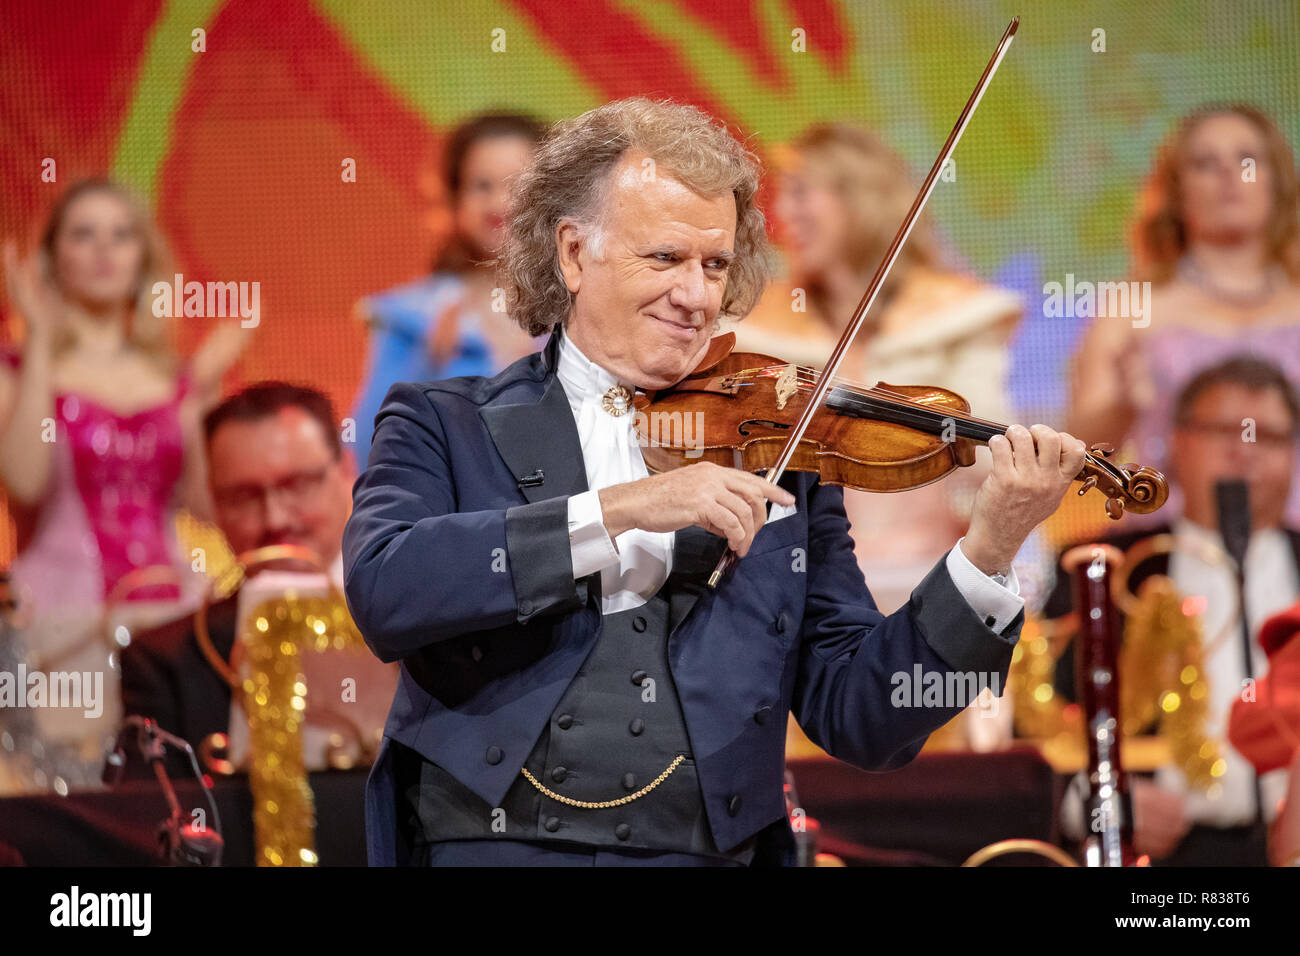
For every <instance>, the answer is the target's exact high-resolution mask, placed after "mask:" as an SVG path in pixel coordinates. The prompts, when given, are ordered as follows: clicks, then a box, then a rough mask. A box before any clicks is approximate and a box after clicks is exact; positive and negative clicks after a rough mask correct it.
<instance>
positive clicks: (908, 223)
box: [709, 17, 1020, 588]
mask: <svg viewBox="0 0 1300 956" xmlns="http://www.w3.org/2000/svg"><path fill="white" fill-rule="evenodd" d="M1019 27H1020V18H1019V17H1012V18H1011V22H1010V23H1009V24H1007V29H1006V32H1005V33H1003V34H1002V39H1001V40H999V41H998V46H997V49H996V50H994V51H993V56H992V57H990V58H989V62H988V63H987V64H986V65H985V67H984V72H983V73H982V74H981V75H980V78H979V82H978V83H976V84H975V90H974V92H972V93H971V95H970V99H968V100H967V101H966V105H965V107H963V108H962V111H961V115H960V116H958V117H957V123H956V125H954V126H953V128H952V132H951V133H949V134H948V140H947V142H945V143H944V144H943V149H941V150H940V151H939V155H938V157H937V158H936V159H935V161H934V165H933V166H931V167H930V172H929V174H927V175H926V177H925V181H924V182H923V183H921V189H920V191H919V192H918V193H917V194H916V199H915V200H913V201H912V208H911V209H909V210H908V211H907V215H906V216H905V217H904V218H903V224H902V225H901V226H899V228H898V232H896V233H895V234H894V239H893V241H892V242H890V244H889V248H888V249H887V250H886V251H885V256H884V258H883V259H881V260H880V265H879V266H878V267H877V268H876V274H875V275H874V276H873V277H872V279H871V284H870V285H869V286H867V291H866V292H864V293H863V294H862V298H861V300H859V302H858V307H857V308H856V309H854V310H853V318H852V319H850V320H849V324H848V325H847V326H846V327H845V329H844V334H843V335H841V336H840V340H839V342H838V343H837V344H836V346H835V350H834V351H833V352H831V357H830V358H829V359H828V360H827V362H826V365H825V367H824V368H823V369H822V372H821V374H820V375H819V376H818V377H817V385H816V387H815V388H814V389H813V391H812V395H811V396H809V398H808V405H807V406H806V407H805V408H804V410H803V413H802V414H801V415H800V416H799V420H798V421H797V422H796V423H795V424H794V426H793V428H792V429H791V431H790V434H789V438H788V439H787V441H786V443H785V446H784V447H783V448H782V449H781V454H780V455H779V456H778V457H777V460H776V463H775V464H774V465H773V466H772V467H771V468H769V469H768V470H767V474H766V475H765V477H766V478H767V480H768V481H770V482H772V484H776V483H777V482H778V481H780V480H781V476H782V475H783V474H785V469H786V467H787V466H788V465H789V464H790V459H791V458H793V457H794V453H795V450H796V449H797V448H798V447H799V442H800V441H802V440H803V436H804V433H805V432H806V431H807V430H808V426H809V424H810V423H811V422H812V419H813V415H814V414H815V413H816V411H817V410H818V409H819V408H820V407H821V404H822V399H823V398H825V396H826V392H827V390H828V389H829V388H830V386H831V383H832V382H833V381H834V379H835V376H836V374H837V373H838V372H839V369H840V365H841V364H842V363H843V362H844V357H845V355H846V354H847V353H848V350H849V347H850V346H851V345H852V344H853V339H854V337H855V336H856V335H857V334H858V330H859V329H861V328H862V323H863V322H864V321H865V320H866V317H867V312H868V311H869V310H870V309H871V305H872V303H873V302H875V301H876V294H877V293H878V292H879V291H880V287H881V286H882V285H883V284H884V282H885V279H886V278H887V277H888V276H889V271H890V270H891V269H892V268H893V267H894V261H895V260H896V259H897V258H898V254H899V252H901V251H902V248H903V244H904V243H906V242H907V237H908V236H910V235H911V234H912V227H913V226H915V225H916V220H917V219H918V218H920V215H921V212H922V211H923V210H924V209H925V204H926V203H927V202H928V201H929V199H930V193H932V192H934V187H935V184H936V183H937V182H938V181H939V173H940V172H942V170H943V165H944V163H946V162H947V161H948V160H949V158H950V157H951V156H952V154H953V151H954V150H955V149H956V148H957V143H958V142H959V141H960V140H961V135H962V133H964V132H965V131H966V125H967V124H968V123H969V122H970V120H971V117H972V116H974V115H975V108H976V107H977V106H979V102H980V100H981V99H982V98H983V97H984V91H985V90H986V89H988V85H989V82H990V81H991V80H992V79H993V74H994V73H996V72H997V70H998V65H999V64H1001V62H1002V58H1003V57H1004V56H1006V55H1007V50H1008V49H1010V48H1011V40H1012V38H1014V37H1015V35H1016V30H1017V29H1018V28H1019ZM735 560H736V552H735V551H732V550H731V549H728V550H727V551H726V553H724V554H723V555H722V558H721V559H720V560H719V561H718V565H717V567H715V568H714V569H713V573H712V574H710V575H709V587H711V588H715V587H717V586H718V582H719V581H721V580H722V575H723V574H725V573H726V571H727V569H728V568H730V567H731V565H732V564H733V563H734V562H735Z"/></svg>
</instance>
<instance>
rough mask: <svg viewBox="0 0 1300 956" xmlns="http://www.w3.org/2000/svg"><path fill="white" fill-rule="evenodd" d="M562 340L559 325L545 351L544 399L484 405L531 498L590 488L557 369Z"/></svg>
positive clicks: (512, 468)
mask: <svg viewBox="0 0 1300 956" xmlns="http://www.w3.org/2000/svg"><path fill="white" fill-rule="evenodd" d="M558 346H559V332H558V327H557V330H556V331H553V332H552V333H551V337H550V339H549V340H548V341H547V343H546V348H545V349H543V351H542V364H543V366H544V367H545V368H546V377H545V378H544V379H543V381H544V382H545V390H544V391H543V392H542V397H541V399H540V400H538V401H536V402H523V403H521V404H516V405H489V406H486V407H484V408H482V409H480V410H479V414H480V415H481V416H482V417H483V422H484V424H486V425H487V428H488V432H489V434H491V436H492V441H493V443H495V444H496V446H497V451H499V452H500V453H501V457H502V459H504V460H505V463H506V466H507V467H508V468H509V469H510V472H511V474H513V475H514V476H515V481H516V482H518V483H519V490H520V491H521V492H522V493H523V496H524V498H525V499H527V500H528V502H529V503H532V502H535V501H544V500H546V499H547V498H558V497H560V496H562V495H576V494H579V493H580V492H583V491H586V490H587V472H586V467H585V466H584V465H583V461H582V444H581V442H579V440H578V426H577V425H576V424H575V423H574V421H573V410H572V409H571V408H570V407H569V399H568V397H567V396H566V395H565V394H564V388H563V387H562V386H561V385H560V377H559V376H558V375H556V374H555V361H556V349H557V348H558Z"/></svg>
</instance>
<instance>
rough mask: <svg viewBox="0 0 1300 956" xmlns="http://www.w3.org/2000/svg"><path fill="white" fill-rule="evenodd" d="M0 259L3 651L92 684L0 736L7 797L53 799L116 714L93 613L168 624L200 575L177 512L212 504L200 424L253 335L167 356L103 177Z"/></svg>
mask: <svg viewBox="0 0 1300 956" xmlns="http://www.w3.org/2000/svg"><path fill="white" fill-rule="evenodd" d="M4 251H5V273H6V279H7V286H8V293H9V305H10V308H11V316H12V317H13V318H11V320H10V326H11V328H10V334H11V335H12V334H13V332H14V331H15V329H14V328H12V327H13V326H15V325H17V326H18V327H19V328H20V329H21V331H22V337H21V345H20V347H19V348H17V349H14V348H9V349H6V350H4V351H3V353H2V355H3V361H0V482H3V486H4V489H5V492H6V495H7V498H8V505H9V510H10V513H11V515H12V517H13V519H14V521H15V524H16V525H17V528H18V555H17V558H16V560H15V561H14V564H13V567H12V568H11V578H12V581H13V585H14V591H15V595H16V598H17V601H18V605H19V607H18V614H17V621H18V623H19V630H18V632H17V635H18V639H19V640H20V642H21V649H20V650H18V651H16V650H15V649H14V648H13V647H10V648H8V652H9V654H10V656H11V657H13V656H19V655H21V657H22V658H23V659H24V660H25V662H26V666H27V668H28V670H29V672H30V671H32V670H40V671H44V672H47V673H48V672H51V671H76V672H84V673H85V674H88V675H92V676H93V675H95V674H102V675H103V676H102V700H101V701H100V702H99V705H98V706H97V707H91V708H89V709H90V710H92V711H93V710H95V709H98V710H99V711H100V713H99V714H98V715H97V716H86V714H85V713H84V711H85V710H86V708H81V709H78V708H73V709H69V710H60V709H55V708H44V709H42V710H40V711H39V712H36V713H32V712H31V711H28V712H26V715H25V717H24V719H25V720H26V721H27V725H26V726H25V727H12V726H6V727H5V728H3V729H4V731H5V732H4V733H3V734H0V760H4V761H5V762H6V763H7V765H8V766H9V768H10V776H11V778H14V777H17V778H18V780H17V782H14V781H13V780H12V779H11V782H10V787H11V789H36V790H40V789H47V788H51V789H54V790H56V791H59V792H63V791H65V790H66V789H72V788H77V787H85V786H93V785H97V782H98V778H99V768H100V767H101V766H102V761H103V754H102V752H100V744H101V741H102V740H103V738H104V737H105V736H106V735H109V734H111V733H112V732H113V730H114V727H113V724H114V723H115V722H116V719H117V717H118V715H119V708H118V703H117V673H116V669H115V664H116V661H115V659H114V656H113V655H111V654H110V653H109V647H108V645H107V644H106V643H105V641H104V640H103V639H102V634H103V631H104V620H105V618H104V615H105V611H106V609H107V608H108V606H109V605H110V604H112V605H114V606H117V607H119V608H121V609H125V613H124V614H122V615H118V617H119V619H120V620H123V621H128V622H131V623H132V624H140V625H142V624H145V623H148V622H151V621H154V620H157V619H161V618H164V617H170V616H175V614H176V613H177V612H178V603H181V602H185V601H187V600H193V599H194V597H195V595H196V594H197V592H198V590H199V589H200V588H201V587H202V585H203V581H204V576H203V575H202V574H196V573H195V572H194V571H193V570H191V560H190V556H189V555H183V554H181V553H180V549H179V546H178V542H177V538H176V533H175V527H174V519H175V515H176V511H177V509H181V508H183V509H185V510H187V511H188V512H189V513H191V514H192V515H194V516H195V517H196V518H199V519H201V520H206V519H207V518H208V516H209V515H210V513H211V505H210V503H209V501H208V493H207V483H206V474H205V467H204V458H203V445H202V442H201V432H200V428H199V426H200V422H201V419H202V415H203V413H204V411H206V409H207V408H208V407H210V406H211V405H212V404H214V403H215V401H216V399H217V398H218V397H219V393H220V386H221V376H222V374H223V372H224V371H225V370H226V369H227V368H229V367H230V365H231V364H232V363H233V362H234V361H235V359H236V358H237V357H238V355H239V353H240V351H241V350H242V349H243V348H244V347H245V346H246V345H247V343H248V341H249V337H250V336H251V335H252V330H250V329H244V328H241V327H240V325H239V323H238V321H237V320H233V321H227V322H226V323H223V324H222V325H221V326H219V327H218V329H217V330H216V331H214V332H213V333H212V334H210V335H209V336H208V337H207V339H206V340H205V341H204V342H203V344H202V346H201V347H200V348H199V350H198V351H197V353H196V354H195V355H194V356H193V358H192V359H191V360H190V361H188V362H181V361H180V360H179V359H178V357H177V355H176V352H175V350H174V346H173V343H172V328H171V320H170V319H167V318H159V317H157V316H155V314H154V310H153V301H154V296H153V293H152V289H153V285H154V282H155V281H158V280H166V281H170V280H171V278H172V276H171V274H170V270H169V269H168V268H167V263H166V262H165V261H164V255H163V251H162V247H161V244H160V242H159V240H158V238H157V236H156V235H155V234H154V230H153V226H152V224H151V222H150V221H149V219H148V218H147V216H146V215H145V214H144V212H143V211H142V209H141V207H140V205H139V204H138V203H137V202H136V200H135V199H134V198H133V197H132V196H131V195H130V194H129V193H128V192H127V191H126V190H124V189H123V188H122V187H120V186H118V185H116V184H114V183H111V182H109V181H107V180H85V181H82V182H79V183H77V184H75V185H73V186H72V187H70V188H69V189H68V190H67V191H66V192H65V193H64V194H63V196H62V197H61V198H60V199H59V200H58V202H57V203H56V205H55V207H54V209H53V210H52V212H51V214H50V216H49V219H48V221H47V223H46V226H45V229H44V230H43V233H42V236H41V239H40V242H39V246H38V249H37V250H36V252H35V254H34V255H32V256H30V257H28V258H26V259H22V258H20V255H19V252H18V249H17V246H16V244H15V243H14V242H13V241H12V240H9V241H7V242H6V244H5V250H4ZM15 320H17V321H15ZM146 569H149V570H146ZM131 612H134V613H131ZM121 636H122V637H123V638H124V637H125V635H124V634H123V635H121ZM96 679H98V678H96ZM90 691H91V688H84V689H83V692H87V693H89V692H90ZM18 713H20V712H17V711H16V712H15V715H16V714H18ZM15 715H10V716H11V718H13V719H17V717H16V716H15ZM24 751H25V752H24ZM15 767H17V769H16V770H15V769H14V768H15Z"/></svg>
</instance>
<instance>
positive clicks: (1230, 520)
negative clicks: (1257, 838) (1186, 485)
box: [1214, 481, 1264, 830]
mask: <svg viewBox="0 0 1300 956" xmlns="http://www.w3.org/2000/svg"><path fill="white" fill-rule="evenodd" d="M1214 497H1215V502H1216V504H1217V506H1218V513H1219V535H1220V536H1221V537H1222V538H1223V548H1224V550H1225V551H1227V552H1228V554H1229V555H1230V556H1231V557H1232V560H1233V563H1234V564H1235V565H1236V573H1235V574H1234V576H1233V577H1234V581H1235V583H1236V587H1237V607H1239V608H1241V614H1240V620H1239V624H1240V627H1239V629H1238V630H1239V634H1240V637H1241V655H1242V674H1243V675H1244V676H1245V678H1246V679H1247V680H1248V681H1250V682H1251V683H1252V684H1253V683H1254V682H1255V661H1254V654H1253V653H1252V650H1253V646H1254V641H1253V640H1252V638H1251V633H1250V618H1249V617H1248V616H1247V613H1246V551H1247V550H1248V548H1249V547H1250V534H1251V518H1250V497H1249V487H1248V486H1247V484H1246V483H1245V482H1244V481H1220V482H1217V483H1216V484H1215V487H1214ZM1248 769H1249V773H1250V782H1251V791H1252V793H1253V794H1254V798H1255V806H1254V813H1253V814H1252V816H1251V822H1250V825H1251V827H1252V828H1254V829H1255V830H1259V829H1260V828H1261V827H1262V826H1263V825H1264V796H1263V793H1262V791H1261V790H1260V786H1259V774H1257V773H1256V772H1255V768H1254V767H1253V766H1249V765H1248Z"/></svg>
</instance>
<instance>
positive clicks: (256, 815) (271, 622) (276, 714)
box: [194, 545, 373, 866]
mask: <svg viewBox="0 0 1300 956" xmlns="http://www.w3.org/2000/svg"><path fill="white" fill-rule="evenodd" d="M286 559H287V560H292V561H296V562H302V563H305V564H307V565H308V566H310V567H312V568H313V569H315V570H322V569H321V562H320V561H319V559H318V558H317V557H316V555H315V554H313V553H312V552H310V551H308V550H307V549H305V548H300V547H295V546H290V545H277V546H274V547H269V548H259V549H257V550H255V551H250V552H248V553H246V554H243V555H240V557H239V565H238V567H237V568H236V569H235V571H234V573H233V575H232V576H231V577H232V578H238V579H239V580H242V579H244V578H245V577H247V576H249V575H250V573H251V572H252V570H253V569H255V568H260V567H264V566H266V565H268V564H271V563H272V562H277V563H278V562H282V561H285V560H286ZM234 583H237V582H236V581H233V580H231V579H227V580H224V581H222V582H214V585H213V586H212V587H210V588H209V589H208V591H207V592H205V594H204V596H203V603H202V605H201V606H200V607H199V609H198V610H197V611H196V612H195V615H194V623H195V634H196V637H197V639H198V644H199V648H200V650H201V651H202V652H203V655H204V657H205V658H206V659H207V661H208V663H209V664H211V666H212V667H213V669H214V670H216V672H217V673H218V674H220V675H221V676H222V677H223V678H224V679H225V680H226V682H227V683H229V684H230V687H231V692H232V694H236V695H239V699H241V700H242V701H243V705H244V712H245V713H246V714H247V715H248V727H249V749H250V754H249V757H250V762H249V767H248V771H249V778H248V779H249V789H250V790H251V791H252V794H253V824H254V834H255V839H256V856H257V863H258V865H259V866H314V865H315V864H316V862H317V857H316V849H315V829H316V818H315V799H314V797H313V794H312V791H311V787H310V786H309V785H308V779H307V770H306V766H305V763H304V759H303V730H304V713H305V711H306V707H307V694H308V688H307V685H306V679H305V677H304V674H303V665H302V662H303V655H305V654H310V653H314V652H322V651H327V650H363V651H364V650H367V648H366V645H365V642H364V640H363V639H362V637H361V634H360V632H359V631H358V630H357V628H356V625H355V624H354V623H353V621H352V618H351V615H350V614H349V613H348V609H347V603H346V601H345V600H344V598H343V596H342V594H341V593H339V591H338V589H337V587H335V586H334V585H333V584H332V583H331V584H330V594H329V596H328V597H314V596H303V595H297V594H294V593H293V592H289V593H287V594H286V595H285V596H284V597H282V598H277V599H274V600H270V601H264V602H262V603H261V604H259V605H257V606H256V607H254V608H252V609H251V610H250V611H249V612H248V614H247V615H246V616H245V620H247V621H248V622H250V624H249V626H248V627H247V628H246V629H244V630H242V632H241V633H240V634H239V635H238V641H239V644H240V645H242V649H243V652H244V654H245V660H246V662H247V670H248V676H247V677H245V678H243V679H241V678H240V677H239V675H238V674H237V673H236V672H235V669H234V668H232V667H231V665H230V663H229V662H228V661H226V660H224V659H223V658H222V657H221V655H220V654H219V653H217V651H216V648H214V647H213V645H212V640H211V636H210V635H209V633H208V626H207V609H208V607H209V606H210V605H211V603H212V597H213V592H214V590H215V589H216V587H217V586H218V584H224V585H225V586H227V587H230V585H231V584H234ZM331 719H333V720H334V721H336V722H337V723H338V724H339V727H340V729H341V731H342V732H343V733H344V734H346V736H347V737H348V738H350V739H351V741H352V742H353V744H354V749H355V751H356V752H357V753H358V754H359V759H361V760H365V759H368V758H370V757H373V750H372V746H371V743H370V742H369V741H366V740H364V739H363V735H362V734H361V732H360V730H359V729H358V728H356V727H355V726H349V725H348V722H347V721H346V718H342V717H341V715H338V714H331ZM344 743H345V741H344V739H343V736H342V734H339V733H336V734H335V735H334V738H333V740H332V743H331V747H330V751H331V764H332V765H334V766H341V767H348V766H351V765H352V764H353V762H354V759H353V758H352V757H350V756H347V755H346V754H345V753H344V751H345V749H346V748H345V747H344ZM228 745H229V738H228V736H227V735H225V734H213V735H211V736H210V737H209V738H207V739H205V740H204V741H202V743H201V744H200V746H199V752H200V754H201V756H202V758H203V760H204V762H205V764H206V765H207V766H208V768H209V770H211V771H212V772H214V773H223V774H229V773H233V772H235V770H236V769H237V768H235V766H234V765H233V764H232V763H231V762H230V761H229V760H227V759H225V758H223V757H220V756H218V755H217V754H216V751H218V750H225V749H226V747H228Z"/></svg>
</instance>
